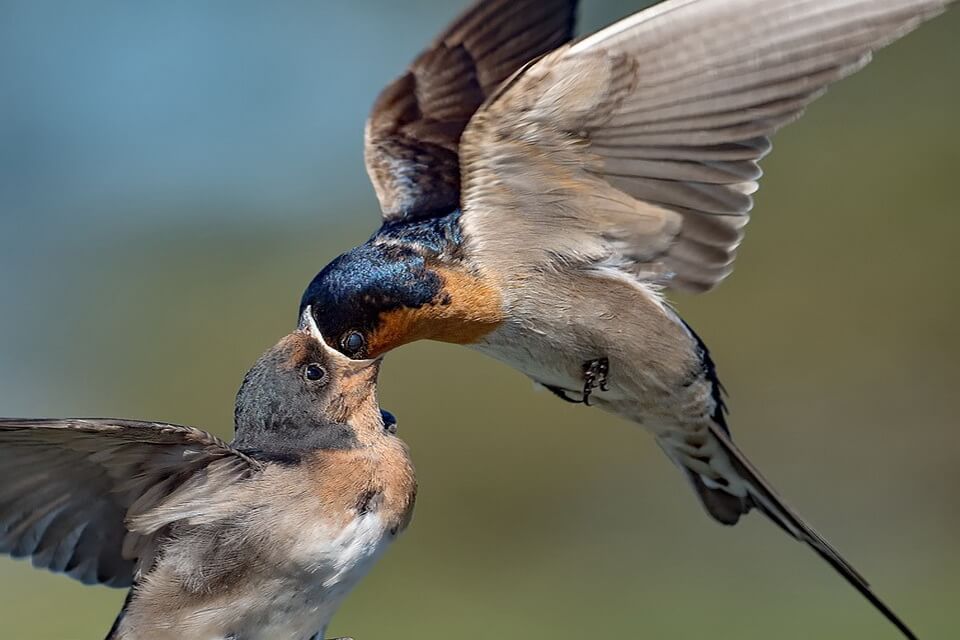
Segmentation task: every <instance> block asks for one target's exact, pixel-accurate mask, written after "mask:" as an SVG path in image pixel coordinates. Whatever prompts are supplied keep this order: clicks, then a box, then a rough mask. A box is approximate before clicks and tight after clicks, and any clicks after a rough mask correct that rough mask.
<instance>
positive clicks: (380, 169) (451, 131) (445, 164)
mask: <svg viewBox="0 0 960 640" xmlns="http://www.w3.org/2000/svg"><path fill="white" fill-rule="evenodd" d="M576 6H577V0H480V1H479V2H476V3H475V4H474V5H473V6H472V7H471V8H470V9H468V10H467V11H466V12H465V13H464V14H463V15H462V16H461V17H460V18H459V19H457V20H456V21H455V22H454V23H453V24H451V25H450V26H449V27H448V28H447V30H446V31H444V32H443V33H442V34H441V35H440V36H439V37H438V38H437V39H436V40H435V41H434V43H433V44H432V45H431V47H430V48H429V49H427V50H426V51H424V52H423V53H422V54H420V55H419V56H418V57H417V59H416V60H414V62H413V64H411V66H410V68H409V69H408V70H407V72H406V73H405V74H404V75H402V76H401V77H399V78H397V79H396V80H395V81H394V82H393V83H391V84H390V85H389V86H387V88H386V89H384V90H383V92H382V93H381V94H380V96H379V97H378V98H377V101H376V103H375V104H374V107H373V111H372V112H371V114H370V117H369V119H368V120H367V128H366V135H365V137H366V144H365V152H364V155H365V159H366V165H367V173H368V174H369V175H370V179H371V181H372V182H373V186H374V189H375V190H376V192H377V198H378V199H379V201H380V208H381V209H382V211H383V216H384V218H385V219H387V220H396V219H404V218H410V219H415V218H419V217H425V216H430V215H435V214H437V213H447V212H449V211H452V210H453V209H456V208H457V207H458V206H459V204H460V165H459V159H458V155H457V152H458V148H459V143H460V136H461V134H462V133H463V130H464V128H465V127H466V126H467V122H468V121H469V120H470V118H471V116H473V114H474V113H475V112H476V110H477V109H478V108H479V107H480V105H481V104H482V103H483V101H484V100H485V99H486V98H487V97H488V96H489V95H490V94H491V93H493V91H494V90H495V89H496V88H497V87H498V86H499V85H500V83H502V82H503V81H504V80H506V79H507V78H509V77H510V76H511V75H513V73H514V72H516V71H517V69H519V68H520V67H522V66H523V65H525V64H526V63H528V62H529V61H530V60H533V59H535V58H537V57H538V56H541V55H543V54H545V53H547V52H549V51H552V50H553V49H555V48H557V47H559V46H561V45H563V44H564V43H566V42H568V41H569V40H570V39H571V38H572V37H573V26H574V20H575V14H576Z"/></svg>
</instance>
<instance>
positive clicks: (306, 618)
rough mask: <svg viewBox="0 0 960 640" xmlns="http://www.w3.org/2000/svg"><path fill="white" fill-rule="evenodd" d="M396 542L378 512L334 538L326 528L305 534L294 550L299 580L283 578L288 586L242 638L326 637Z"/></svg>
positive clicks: (264, 607) (299, 639) (275, 595)
mask: <svg viewBox="0 0 960 640" xmlns="http://www.w3.org/2000/svg"><path fill="white" fill-rule="evenodd" d="M392 539H393V536H392V535H390V534H389V532H387V531H386V529H385V527H384V525H383V522H382V518H381V517H380V516H379V515H378V514H376V513H369V514H366V515H363V516H361V517H359V518H357V519H356V520H354V521H353V522H352V523H350V524H348V525H347V526H346V527H344V528H343V529H342V530H341V531H340V532H339V534H337V535H334V536H331V535H330V532H329V531H325V530H322V527H318V528H317V531H316V532H314V535H304V536H302V537H301V538H300V542H299V543H298V544H297V545H296V547H294V549H292V550H291V556H292V557H293V558H294V559H295V561H294V570H295V572H296V573H295V575H296V578H295V579H293V580H290V579H289V577H287V576H284V578H283V582H284V585H283V587H282V588H278V589H276V590H275V591H273V593H271V594H270V596H269V597H268V598H266V599H265V600H264V601H262V602H261V603H260V604H261V606H260V607H259V611H258V612H257V614H256V615H255V616H254V617H255V618H256V620H254V621H252V624H251V625H250V626H247V627H245V628H246V629H248V630H249V631H248V632H247V634H245V635H243V636H241V638H240V639H239V640H248V637H249V639H250V640H272V639H274V638H276V639H278V640H279V639H283V640H286V639H288V638H289V639H290V640H306V639H307V638H310V637H312V636H313V635H314V634H317V633H323V632H324V631H325V630H326V627H327V625H328V624H329V623H330V619H331V618H332V617H333V614H334V613H335V612H336V611H337V609H339V608H340V604H341V603H342V602H343V599H344V598H345V597H346V596H347V594H348V593H349V592H350V591H351V590H352V589H353V587H355V586H356V585H357V583H358V582H359V581H360V580H361V579H362V578H363V576H364V575H366V574H367V572H368V571H369V570H370V568H371V567H372V566H373V564H374V563H375V562H376V560H377V558H378V557H379V556H380V554H382V553H383V551H384V550H385V549H386V547H387V546H388V545H389V543H390V542H391V541H392ZM254 628H256V632H255V633H254V632H253V629H254Z"/></svg>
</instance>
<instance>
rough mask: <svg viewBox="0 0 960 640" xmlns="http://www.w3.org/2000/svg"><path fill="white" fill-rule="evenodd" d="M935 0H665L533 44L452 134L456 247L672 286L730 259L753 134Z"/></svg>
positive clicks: (909, 26) (699, 282) (796, 109)
mask: <svg viewBox="0 0 960 640" xmlns="http://www.w3.org/2000/svg"><path fill="white" fill-rule="evenodd" d="M948 4H950V0H667V1H666V2H663V3H661V4H659V5H657V6H655V7H653V8H651V9H648V10H646V11H643V12H640V13H637V14H635V15H633V16H631V17H629V18H626V19H624V20H622V21H620V22H618V23H616V24H614V25H612V26H610V27H608V28H607V29H604V30H602V31H600V32H599V33H597V34H595V35H593V36H590V37H588V38H586V39H584V40H581V41H580V42H577V43H575V44H573V45H570V46H567V47H564V48H563V49H561V50H558V51H556V52H554V53H551V54H549V55H548V56H546V57H544V58H543V59H541V60H540V61H538V62H536V63H535V64H533V65H531V66H530V67H529V68H528V69H527V70H526V71H525V72H523V73H522V74H519V75H518V77H516V78H515V79H514V80H513V81H511V82H509V83H507V84H506V85H505V86H504V87H503V88H502V89H501V91H499V92H498V93H497V95H495V96H494V97H493V98H492V99H490V100H489V101H488V102H487V104H486V105H485V106H484V107H483V108H482V109H481V110H480V111H479V112H478V113H477V114H476V116H474V118H473V120H472V121H471V122H470V125H469V126H468V128H467V130H466V131H465V133H464V135H463V140H462V143H461V152H460V156H461V158H460V161H461V164H462V165H463V171H464V174H463V182H464V184H463V201H464V202H463V210H464V215H463V218H462V223H463V225H464V231H465V239H466V241H467V247H468V249H470V250H471V251H472V252H473V257H474V258H475V259H476V260H477V261H479V263H480V264H481V265H483V264H495V265H496V267H497V270H498V271H500V272H506V273H512V272H513V270H515V269H523V268H530V267H531V266H537V267H540V266H543V265H544V264H545V263H551V262H552V263H560V264H583V265H600V266H601V267H602V268H608V267H609V268H614V269H618V270H620V271H622V272H626V273H628V274H630V275H632V276H634V277H636V278H637V279H640V280H644V281H648V282H656V283H659V284H662V285H666V286H670V287H674V288H677V289H684V290H689V291H705V290H708V289H710V288H712V287H714V286H715V285H717V284H718V283H719V282H720V281H721V280H722V279H723V278H725V277H726V276H727V275H728V274H729V273H730V271H731V269H732V264H733V260H734V257H735V252H736V249H737V246H738V245H739V243H740V241H741V238H742V234H743V227H744V225H745V224H746V223H747V220H748V213H749V211H750V209H751V208H752V206H753V198H752V197H751V194H753V193H754V192H755V191H756V190H757V188H758V182H757V181H758V180H759V178H760V175H761V171H760V169H759V167H758V164H757V163H758V161H759V160H760V159H761V158H762V157H763V156H764V155H765V154H766V153H767V152H768V151H769V150H770V148H771V145H770V141H769V137H770V136H771V135H772V134H773V133H774V132H776V131H777V130H778V129H779V128H780V127H782V126H784V125H786V124H788V123H789V122H792V121H793V120H795V119H796V118H798V117H799V116H800V115H801V114H802V112H803V110H804V108H805V107H806V106H807V105H809V104H810V103H811V102H812V101H813V100H815V99H816V98H818V97H819V96H821V95H823V93H824V91H825V90H826V88H827V87H828V85H830V84H831V83H833V82H835V81H837V80H840V79H841V78H843V77H845V76H848V75H850V74H852V73H854V72H855V71H857V70H858V69H860V68H862V67H863V66H864V65H865V64H867V62H868V61H869V60H870V56H871V52H873V51H875V50H876V49H879V48H880V47H883V46H884V45H887V44H889V43H891V42H893V41H894V40H896V39H897V38H899V37H901V36H903V35H905V34H907V33H908V32H910V31H911V30H913V29H914V28H915V27H917V26H918V25H919V24H920V23H922V22H923V21H924V20H926V19H928V18H930V17H932V16H934V15H937V14H939V13H940V12H942V11H943V10H944V9H945V8H946V6H947V5H948Z"/></svg>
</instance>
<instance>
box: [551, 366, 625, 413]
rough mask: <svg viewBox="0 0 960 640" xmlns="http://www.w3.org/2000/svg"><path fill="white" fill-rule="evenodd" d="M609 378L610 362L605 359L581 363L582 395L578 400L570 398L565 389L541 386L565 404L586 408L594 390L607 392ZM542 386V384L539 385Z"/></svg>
mask: <svg viewBox="0 0 960 640" xmlns="http://www.w3.org/2000/svg"><path fill="white" fill-rule="evenodd" d="M609 376H610V360H609V359H607V358H597V359H596V360H588V361H587V362H584V363H583V391H582V392H581V393H582V394H583V395H582V396H581V398H580V399H579V400H576V399H574V398H571V397H570V396H569V395H567V394H568V393H572V392H571V391H568V390H567V389H564V388H562V387H554V386H552V385H549V384H543V385H542V386H544V387H545V388H546V389H547V390H548V391H550V393H552V394H553V395H555V396H557V397H558V398H560V399H561V400H563V401H565V402H572V403H573V404H585V405H587V406H588V407H589V406H591V405H590V396H591V395H593V391H594V389H600V391H608V390H609V387H608V386H607V385H608V383H609ZM541 384H542V383H541Z"/></svg>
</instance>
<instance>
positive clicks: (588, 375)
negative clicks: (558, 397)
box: [583, 358, 610, 407]
mask: <svg viewBox="0 0 960 640" xmlns="http://www.w3.org/2000/svg"><path fill="white" fill-rule="evenodd" d="M609 375H610V360H608V359H607V358H597V359H596V360H588V361H586V362H584V363H583V404H585V405H587V406H588V407H589V406H590V396H591V395H593V390H594V389H600V391H606V390H607V383H608V378H609Z"/></svg>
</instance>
